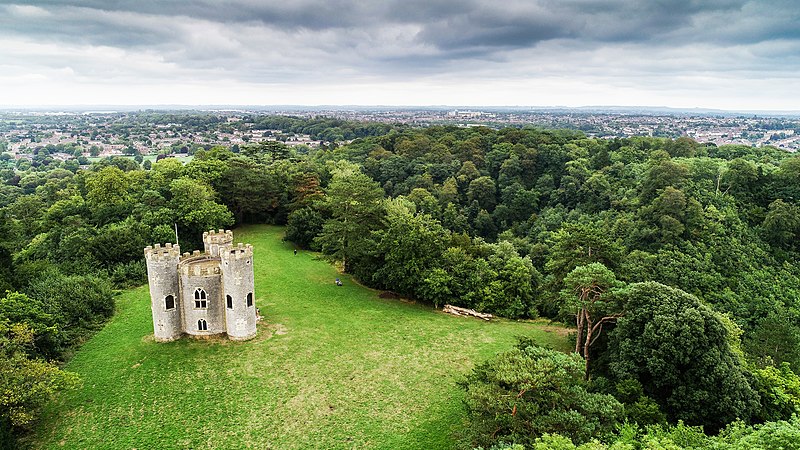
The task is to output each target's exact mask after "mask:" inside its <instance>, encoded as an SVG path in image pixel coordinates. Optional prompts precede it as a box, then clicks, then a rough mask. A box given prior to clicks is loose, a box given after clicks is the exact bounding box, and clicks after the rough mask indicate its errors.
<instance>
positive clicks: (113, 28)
mask: <svg viewBox="0 0 800 450" xmlns="http://www.w3.org/2000/svg"><path fill="white" fill-rule="evenodd" d="M799 12H800V7H798V5H797V4H796V2H795V1H789V0H763V1H741V0H704V1H701V0H651V1H648V0H641V1H636V0H597V1H593V0H529V1H518V0H503V1H497V0H494V1H492V0H472V1H470V0H464V1H456V0H441V1H439V0H397V1H393V0H385V1H380V0H328V1H322V0H281V1H271V0H269V1H259V0H130V1H119V0H84V1H79V0H50V1H48V0H42V1H21V2H8V1H6V0H0V105H3V106H12V105H81V104H85V105H122V104H124V105H137V104H147V105H157V104H184V105H210V104H228V105H230V104H238V105H274V104H292V105H323V104H328V105H331V104H343V105H476V106H480V105H498V106H499V105H508V106H514V105H519V106H556V105H559V106H583V105H642V106H672V107H703V108H721V109H732V110H745V109H749V110H753V109H760V110H800V94H799V93H798V88H799V87H800V83H798V78H799V77H798V73H800V70H799V69H800V13H799Z"/></svg>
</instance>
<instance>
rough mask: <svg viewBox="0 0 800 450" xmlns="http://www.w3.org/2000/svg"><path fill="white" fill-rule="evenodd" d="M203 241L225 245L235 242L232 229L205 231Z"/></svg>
mask: <svg viewBox="0 0 800 450" xmlns="http://www.w3.org/2000/svg"><path fill="white" fill-rule="evenodd" d="M203 242H204V243H209V244H218V245H225V244H231V243H233V231H231V230H219V231H214V230H209V231H206V232H205V233H203Z"/></svg>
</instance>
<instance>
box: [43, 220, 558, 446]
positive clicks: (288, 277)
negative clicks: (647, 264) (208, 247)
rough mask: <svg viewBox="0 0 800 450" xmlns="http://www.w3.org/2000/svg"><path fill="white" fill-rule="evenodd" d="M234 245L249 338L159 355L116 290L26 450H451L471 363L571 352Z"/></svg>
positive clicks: (167, 347) (506, 327) (137, 305)
mask: <svg viewBox="0 0 800 450" xmlns="http://www.w3.org/2000/svg"><path fill="white" fill-rule="evenodd" d="M235 233H236V234H235V238H236V241H237V242H238V241H243V242H249V243H252V244H253V245H254V247H255V271H256V273H255V275H256V306H258V307H259V308H260V309H261V314H262V315H263V316H264V318H265V320H264V321H263V322H262V323H261V324H260V325H259V330H258V332H259V335H258V337H256V338H255V339H254V340H252V341H249V342H242V343H235V342H230V341H227V340H215V341H195V340H190V339H182V340H180V341H178V342H172V343H167V344H158V343H156V342H154V341H153V338H152V333H153V325H152V320H151V316H150V303H149V294H148V290H147V286H143V287H140V288H137V289H133V290H130V291H127V292H125V293H124V294H123V295H121V296H120V297H118V298H117V301H118V309H117V313H116V314H115V316H114V317H113V319H112V320H111V321H110V322H109V323H108V325H107V326H106V327H105V328H104V329H103V330H102V331H100V332H99V333H98V334H96V335H95V336H94V337H93V338H92V339H91V340H90V341H89V342H88V343H86V344H85V345H84V346H83V348H82V349H81V350H80V351H79V352H78V353H77V354H76V355H75V357H74V359H72V360H71V361H70V363H69V364H68V366H67V369H68V370H71V371H74V372H77V373H78V374H79V375H80V377H81V379H82V386H81V387H80V388H78V389H76V390H74V391H71V392H69V393H67V394H65V395H64V396H62V397H61V398H60V399H59V400H58V401H57V402H55V403H54V404H52V405H51V406H50V407H49V408H48V409H47V410H46V412H45V414H44V417H43V420H42V422H41V423H40V424H39V425H38V427H37V428H38V432H37V434H35V435H34V436H33V437H32V439H31V444H32V445H33V447H35V448H75V449H85V448H125V449H131V448H138V449H145V448H159V449H167V448H230V449H238V448H257V449H285V448H387V449H389V448H391V449H397V448H424V449H436V448H450V447H452V446H453V437H452V430H453V429H454V425H456V424H458V423H459V422H460V421H461V420H462V418H463V413H462V407H461V403H460V402H461V398H462V396H461V391H460V390H459V388H458V387H457V386H456V385H455V382H456V381H457V380H459V379H461V378H462V377H463V376H464V375H465V374H466V373H467V372H468V371H469V370H470V368H471V367H473V365H474V364H475V363H477V362H480V361H483V360H485V359H487V358H489V357H490V356H491V355H493V354H494V353H496V352H498V351H502V350H505V349H508V348H509V347H510V346H511V345H512V344H513V342H514V340H515V339H514V337H515V336H517V335H527V336H532V337H533V338H534V339H536V340H537V341H538V342H540V343H542V344H545V345H550V346H552V347H555V348H559V349H566V348H567V347H568V343H567V341H566V338H565V337H564V333H563V329H559V328H557V327H548V326H546V325H544V324H539V323H523V322H513V321H504V320H498V321H494V322H491V323H488V322H483V321H481V320H478V319H472V318H463V317H453V316H449V315H446V314H444V313H442V312H439V311H435V310H434V309H433V308H430V307H427V306H422V305H416V304H412V303H407V302H403V301H400V300H384V299H381V298H379V297H378V294H379V292H377V291H373V290H370V289H367V288H364V287H361V286H359V285H357V284H355V283H354V282H353V281H352V280H351V279H350V278H349V277H348V276H346V275H345V276H341V275H338V274H337V273H336V271H335V269H334V268H333V266H331V265H330V264H328V263H326V262H324V261H322V260H320V259H318V256H317V255H315V254H313V253H308V252H304V251H301V252H299V253H298V255H297V256H293V254H292V251H291V248H292V247H291V245H290V244H287V243H284V242H281V240H280V239H281V237H282V235H283V229H282V228H279V227H266V226H253V227H246V228H241V229H239V230H237V231H236V232H235ZM337 276H339V277H340V278H341V279H342V281H343V282H344V286H342V287H337V286H336V285H334V283H333V281H334V279H335V278H336V277H337Z"/></svg>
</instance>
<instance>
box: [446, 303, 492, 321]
mask: <svg viewBox="0 0 800 450" xmlns="http://www.w3.org/2000/svg"><path fill="white" fill-rule="evenodd" d="M442 311H443V312H446V313H448V314H453V315H455V316H472V317H477V318H479V319H483V320H489V319H491V318H492V317H494V316H493V315H491V314H485V313H479V312H478V311H475V310H474V309H467V308H459V307H458V306H453V305H444V308H442Z"/></svg>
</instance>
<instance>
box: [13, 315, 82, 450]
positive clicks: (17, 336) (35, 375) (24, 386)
mask: <svg viewBox="0 0 800 450" xmlns="http://www.w3.org/2000/svg"><path fill="white" fill-rule="evenodd" d="M35 339H36V334H35V333H34V331H33V330H32V329H31V328H30V327H29V326H28V325H27V324H26V323H19V322H17V323H12V322H10V321H9V320H8V319H4V318H0V436H2V435H3V434H5V435H6V436H8V435H11V433H12V430H13V429H14V428H16V429H24V428H26V427H28V426H29V425H30V424H31V423H32V422H33V421H34V420H35V419H36V417H37V416H38V414H39V410H40V409H41V407H42V406H44V405H45V404H46V403H47V402H48V401H50V400H51V399H52V398H53V396H54V395H55V393H57V392H58V391H61V390H64V389H67V388H69V387H71V386H74V385H75V384H76V383H77V381H78V377H77V376H76V375H75V374H73V373H70V372H64V371H62V370H60V369H59V368H58V367H56V366H55V365H54V364H51V363H47V362H45V361H41V360H37V359H30V358H28V357H27V355H26V352H25V349H26V348H30V347H31V346H33V345H34V341H35ZM3 444H5V442H4V443H3ZM3 447H5V445H3Z"/></svg>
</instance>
